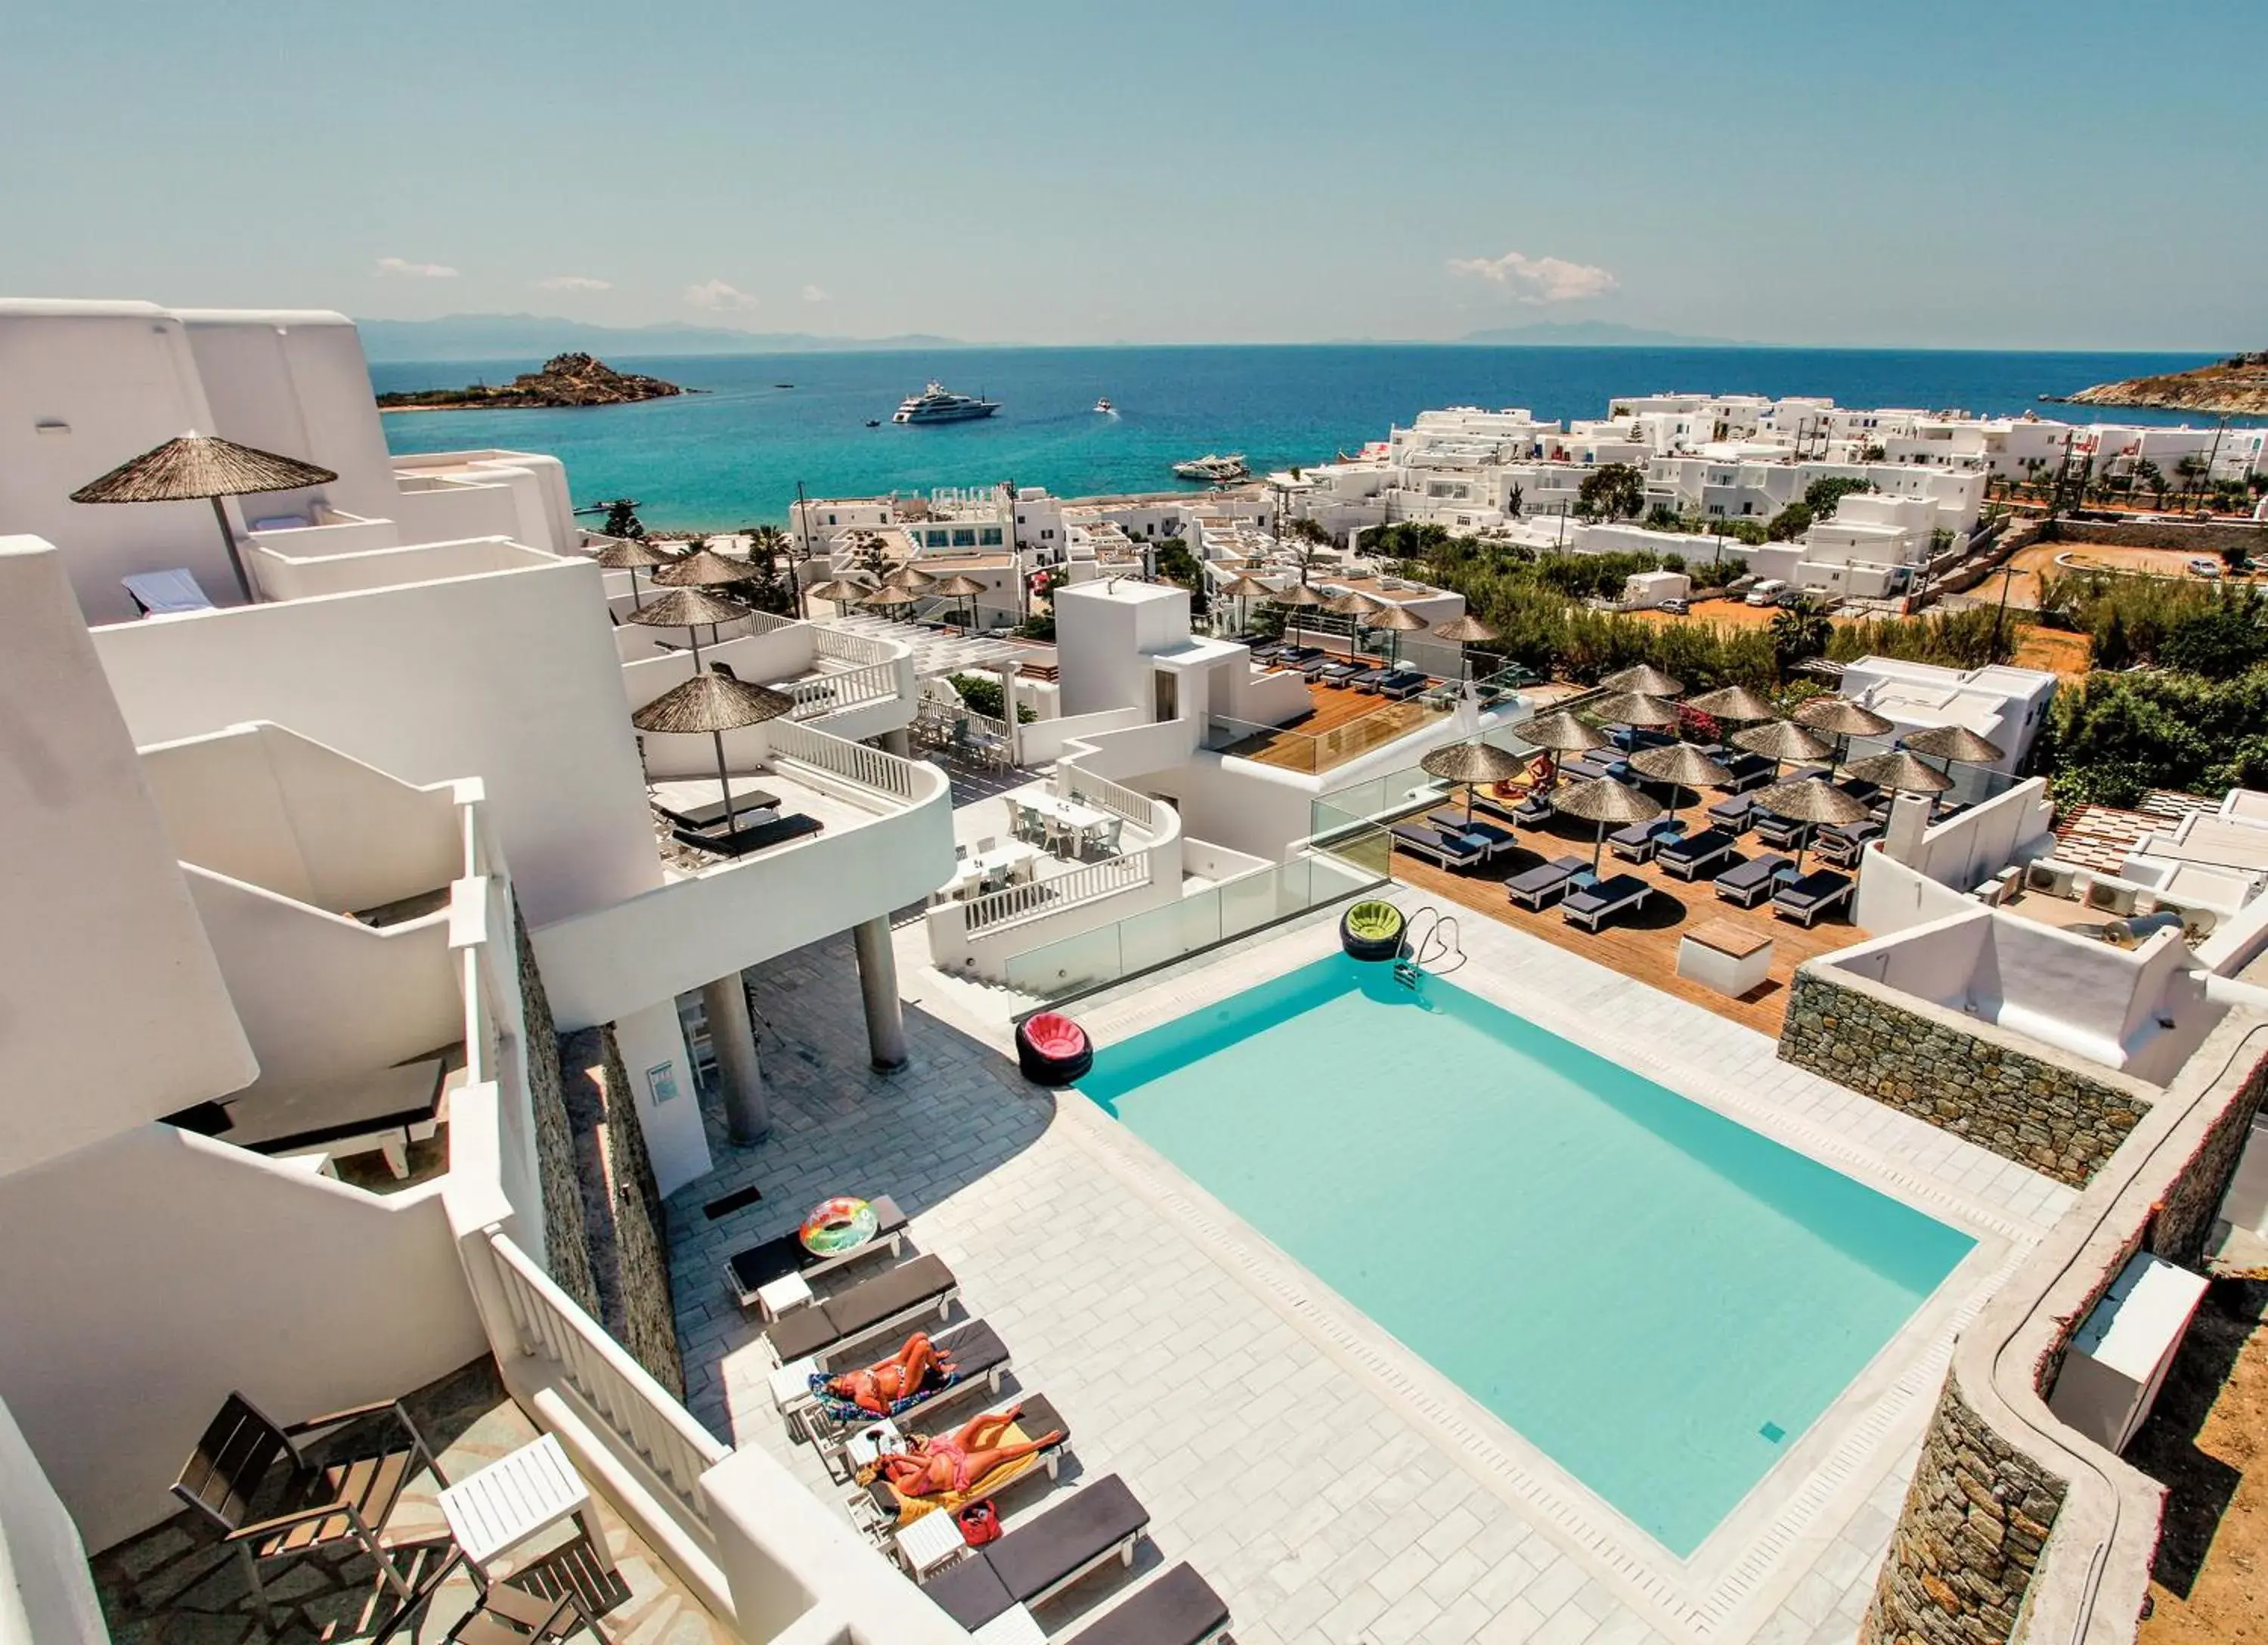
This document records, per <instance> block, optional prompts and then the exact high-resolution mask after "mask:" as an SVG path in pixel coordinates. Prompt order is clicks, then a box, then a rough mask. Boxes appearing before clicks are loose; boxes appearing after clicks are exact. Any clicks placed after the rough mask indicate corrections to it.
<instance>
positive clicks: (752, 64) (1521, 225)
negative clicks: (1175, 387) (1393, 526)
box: [0, 0, 2268, 350]
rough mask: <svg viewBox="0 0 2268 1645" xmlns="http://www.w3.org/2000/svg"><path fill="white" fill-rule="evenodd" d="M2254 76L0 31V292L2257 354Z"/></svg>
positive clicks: (1124, 332) (1766, 22)
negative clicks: (1657, 331) (1595, 327)
mask: <svg viewBox="0 0 2268 1645" xmlns="http://www.w3.org/2000/svg"><path fill="white" fill-rule="evenodd" d="M2264 62H2268V4H2261V0H2228V3H2227V4H2220V3H2218V0H2216V3H2213V4H2203V3H2200V4H2163V5H2134V4H2131V0H2130V3H2126V4H2093V3H2092V0H2056V3H2055V4H2032V3H2029V0H2027V3H2025V4H1989V5H1978V4H1935V3H1933V0H1910V3H1908V4H1899V5H1898V6H1896V7H1895V8H1892V9H1889V10H1883V9H1880V8H1874V9H1868V8H1854V7H1851V6H1841V5H1838V6H1815V5H1806V4H1781V3H1779V0H1749V3H1748V4H1731V5H1712V6H1694V5H1690V4H1676V5H1670V4H1620V5H1566V4H1557V5H1551V6H1541V5H1528V4H1521V5H1514V4H1465V5H1438V6H1437V5H1426V4H1403V5H1389V4H1377V3H1376V0H1373V3H1372V4H1363V5H1351V4H1323V3H1318V4H1243V5H1235V6H1231V5H1228V4H1156V3H1152V0H1145V3H1144V4H1079V3H1072V4H1060V3H1059V4H990V5H983V6H976V5H967V4H936V3H935V0H926V3H923V4H895V3H891V4H883V3H879V0H862V3H861V4H800V5H795V6H781V7H775V6H770V5H763V4H752V3H750V0H731V3H712V0H645V3H644V4H637V5H624V4H615V5H597V4H567V3H556V4H533V3H529V4H487V3H485V0H459V3H457V4H428V3H427V0H387V4H369V3H367V0H322V3H321V4H304V3H300V4H280V3H279V0H222V3H221V4H212V5H203V6H196V5H183V4H175V3H173V0H166V3H165V4H120V3H119V0H0V64H4V66H5V73H4V75H0V86H4V90H0V144H4V147H5V151H6V153H7V156H8V159H7V162H6V164H5V165H4V166H0V292H4V293H7V294H11V295H36V296H55V295H63V296H121V297H125V296H132V297H146V298H150V299H155V300H158V301H161V302H167V303H173V304H206V305H213V304H219V305H291V306H320V307H328V308H337V309H342V310H344V311H346V312H347V313H349V314H355V315H357V316H378V315H384V316H398V317H404V318H417V317H423V316H427V315H435V314H450V313H466V312H515V311H532V312H535V313H549V314H568V315H572V316H575V317H578V318H582V319H588V320H593V321H604V322H608V323H622V324H642V323H646V322H650V321H662V320H683V321H696V322H722V323H725V324H729V325H734V326H739V327H742V328H748V329H754V330H766V331H770V330H777V331H821V332H828V333H840V334H846V335H855V336H877V335H884V334H889V333H895V332H901V331H928V332H938V333H942V334H945V335H947V336H957V337H962V338H968V339H976V340H992V341H1004V342H1030V343H1081V342H1094V343H1101V342H1115V341H1132V342H1153V341H1159V342H1161V341H1176V340H1186V341H1197V342H1226V341H1254V342H1274V341H1287V342H1288V341H1307V340H1324V339H1333V338H1351V337H1444V338H1446V337H1454V336H1460V335H1462V334H1463V333H1465V332H1467V331H1469V330H1474V329H1476V328H1486V327H1495V326H1508V325H1521V324H1525V323H1529V322H1533V321H1567V320H1580V319H1598V320H1609V321H1620V322H1623V323H1625V324H1631V325H1638V326H1645V327H1651V328H1667V329H1672V330H1677V331H1683V332H1692V333H1701V334H1706V335H1710V336H1725V337H1734V338H1740V339H1746V340H1756V341H1762V342H1770V343H1815V344H1830V343H1850V344H1879V345H1885V346H1901V345H1904V346H1946V347H2015V348H2034V347H2043V348H2044V347H2070V348H2088V347H2106V348H2115V347H2133V348H2163V349H2181V350H2188V349H2197V350H2214V349H2233V348H2237V347H2252V348H2258V347H2262V346H2268V306H2264V304H2263V301H2262V298H2263V292H2264V286H2268V281H2264V273H2268V186H2264V185H2268V95H2264V93H2263V92H2262V89H2261V81H2260V71H2261V64H2262V63H2264ZM1461 265H1462V266H1461ZM561 282H567V283H569V284H560V283H561ZM547 283H549V284H547ZM601 283H603V284H601Z"/></svg>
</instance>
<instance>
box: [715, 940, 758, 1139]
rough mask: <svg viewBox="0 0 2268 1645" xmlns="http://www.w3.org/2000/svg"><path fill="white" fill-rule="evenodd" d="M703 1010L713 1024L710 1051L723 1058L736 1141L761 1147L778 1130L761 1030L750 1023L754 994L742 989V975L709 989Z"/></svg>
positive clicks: (721, 1072) (721, 1075)
mask: <svg viewBox="0 0 2268 1645" xmlns="http://www.w3.org/2000/svg"><path fill="white" fill-rule="evenodd" d="M701 1008H702V1011H703V1013H704V1014H706V1015H707V1017H708V1019H709V1049H710V1050H711V1051H713V1052H715V1053H716V1057H717V1083H718V1086H719V1088H721V1089H722V1090H723V1092H724V1096H725V1125H726V1127H727V1128H728V1129H729V1130H730V1131H731V1132H732V1133H733V1141H735V1142H761V1141H762V1140H763V1138H764V1133H765V1132H769V1131H770V1129H771V1128H772V1111H771V1103H770V1102H769V1101H768V1100H766V1098H765V1096H764V1075H763V1070H762V1068H761V1067H759V1066H757V1063H756V1030H755V1024H753V1023H752V1022H749V1021H748V991H747V989H746V988H745V987H743V986H742V985H741V983H740V972H738V971H734V972H733V973H731V974H730V975H729V976H725V977H718V979H717V980H716V981H715V982H713V983H704V984H703V985H702V987H701Z"/></svg>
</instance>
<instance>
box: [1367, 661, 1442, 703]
mask: <svg viewBox="0 0 2268 1645" xmlns="http://www.w3.org/2000/svg"><path fill="white" fill-rule="evenodd" d="M1430 677H1431V676H1429V675H1423V674H1420V673H1418V671H1417V670H1416V669H1414V668H1397V669H1394V670H1392V671H1391V672H1389V673H1388V675H1386V677H1385V678H1384V679H1382V680H1380V681H1379V682H1377V683H1376V684H1375V685H1373V686H1372V687H1371V688H1370V690H1373V691H1375V692H1377V693H1378V695H1379V696H1381V697H1388V698H1391V699H1392V700H1393V701H1395V702H1397V703H1398V702H1400V701H1401V700H1402V699H1403V697H1415V696H1417V695H1418V692H1420V691H1422V690H1425V685H1426V682H1427V680H1428V679H1429V678H1430Z"/></svg>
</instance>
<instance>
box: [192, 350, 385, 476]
mask: <svg viewBox="0 0 2268 1645" xmlns="http://www.w3.org/2000/svg"><path fill="white" fill-rule="evenodd" d="M175 312H176V313H177V314H179V316H180V321H181V323H182V325H183V327H184V328H186V329H187V331H188V339H189V353H190V356H191V358H193V359H194V360H195V364H196V370H197V376H198V380H199V381H200V382H201V383H202V385H203V389H204V395H205V402H206V404H208V405H210V407H211V408H212V415H213V428H212V430H211V432H215V433H219V434H224V435H226V436H227V437H228V438H229V439H232V440H235V441H237V442H238V443H239V444H240V445H246V446H257V447H258V448H259V449H260V450H261V451H272V452H278V453H281V454H283V455H284V456H287V457H297V458H298V459H300V460H301V461H304V462H313V463H317V464H320V466H321V467H323V468H328V469H331V470H332V471H333V472H335V474H336V475H337V476H339V477H338V478H337V479H336V480H335V481H333V482H331V483H329V484H328V485H325V486H322V487H320V488H318V489H317V491H315V492H313V493H308V492H299V491H277V492H273V493H269V494H266V495H263V496H260V497H254V498H246V499H245V501H244V508H245V518H246V519H247V520H254V519H259V518H261V517H263V516H268V515H274V514H291V513H302V512H304V511H305V509H306V506H307V503H308V498H310V497H311V496H313V495H320V496H321V497H322V498H325V499H326V500H328V502H329V504H330V505H331V506H332V507H334V508H342V509H344V510H346V511H347V512H348V513H353V514H365V515H371V516H377V515H382V514H384V513H387V511H388V510H389V509H390V508H391V506H392V505H393V502H394V472H393V467H394V465H393V459H392V458H391V457H390V456H389V455H388V454H387V449H386V434H385V432H384V431H383V430H382V429H381V428H380V427H379V414H378V402H377V401H376V400H375V399H374V398H373V397H372V394H371V387H370V365H369V363H368V362H367V361H366V360H365V359H364V358H363V352H362V337H361V336H360V334H359V333H357V331H356V330H355V327H354V322H353V321H350V320H349V319H348V318H347V317H346V316H345V315H343V314H328V313H321V312H313V313H299V312H292V313H262V312H258V311H240V310H230V309H209V308H185V309H179V310H176V311H175Z"/></svg>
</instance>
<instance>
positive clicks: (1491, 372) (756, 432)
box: [371, 344, 2211, 530]
mask: <svg viewBox="0 0 2268 1645" xmlns="http://www.w3.org/2000/svg"><path fill="white" fill-rule="evenodd" d="M540 363H541V362H539V361H535V360H496V361H485V362H482V361H475V362H470V363H468V362H465V361H461V360H460V361H452V362H448V363H446V364H434V365H411V364H382V365H372V367H371V380H372V383H373V385H374V386H375V387H377V388H378V389H379V391H380V392H386V391H388V390H394V389H410V388H434V387H457V386H460V385H462V384H464V383H467V382H470V381H474V380H483V381H488V382H500V381H504V380H508V379H509V378H511V377H512V375H513V374H514V373H518V372H521V371H526V370H529V369H531V368H532V367H534V365H538V364H540ZM2203 363H2205V357H2201V356H2196V355H2145V354H2054V353H2013V352H2012V353H1985V352H1973V351H1952V350H1876V349H1736V348H1708V349H1644V348H1478V347H1458V346H1447V345H1410V344H1392V345H1389V344H1345V345H1321V346H1299V347H1292V346H1275V347H1243V346H1214V347H1183V348H1135V347H1123V348H1096V349H1038V348H1023V349H954V350H930V351H912V352H905V353H895V352H879V353H855V354H783V355H770V356H766V355H727V356H708V357H703V358H679V359H668V358H620V359H609V360H608V365H614V366H616V367H618V368H620V369H622V370H625V371H636V372H644V373H651V374H652V375H654V376H658V377H661V378H665V379H666V380H669V381H671V382H674V383H678V384H680V385H681V386H683V387H686V388H689V389H698V390H700V391H701V392H700V393H697V394H688V395H683V396H681V397H676V398H671V399H666V400H651V401H646V402H643V403H641V404H637V405H628V406H598V407H587V408H577V409H563V410H530V411H426V412H413V413H408V414H401V413H397V414H394V415H390V416H388V417H386V418H385V419H384V421H385V424H386V434H387V443H388V445H389V446H391V447H392V448H393V449H394V451H396V452H428V451H458V450H468V449H482V448H488V447H504V448H508V449H512V450H520V451H534V452H544V453H549V454H551V455H554V456H556V457H558V458H559V459H560V460H561V461H563V462H564V463H565V464H566V465H567V473H568V477H569V480H570V482H571V484H572V485H573V487H574V491H575V498H576V500H577V501H578V503H589V502H593V501H596V500H598V499H600V498H613V497H622V496H629V497H634V498H637V499H639V501H640V503H641V505H642V506H641V508H640V511H639V512H640V513H641V515H642V517H643V518H644V520H645V521H646V523H647V524H648V525H651V526H657V527H678V528H684V529H705V530H726V529H731V528H733V527H740V526H746V525H752V524H755V523H759V522H762V521H766V520H770V521H772V522H775V523H777V522H782V521H784V520H785V519H786V517H787V509H788V505H789V504H790V503H792V501H793V500H794V498H795V488H796V483H797V482H798V481H799V480H800V481H802V482H803V483H804V485H805V487H806V490H807V491H808V492H809V493H810V494H811V495H812V496H814V497H826V496H836V497H841V496H869V495H874V494H877V493H880V492H887V491H932V490H933V489H935V488H937V487H939V486H983V485H990V484H992V483H996V482H998V481H1001V480H1013V481H1015V482H1016V483H1018V484H1020V485H1025V486H1035V485H1043V486H1045V487H1047V488H1048V489H1049V491H1053V492H1055V493H1056V494H1057V495H1058V496H1066V497H1075V496H1086V495H1092V494H1096V493H1110V492H1119V491H1167V490H1172V489H1174V488H1175V487H1176V486H1181V485H1182V482H1178V481H1176V480H1175V478H1174V476H1173V472H1172V468H1173V465H1174V464H1175V462H1178V461H1182V460H1184V459H1187V458H1190V457H1199V456H1203V455H1204V454H1207V453H1209V452H1219V453H1228V452H1239V453H1242V454H1244V456H1245V458H1246V460H1247V461H1248V463H1249V464H1250V465H1251V467H1252V468H1253V469H1254V471H1255V472H1263V471H1265V470H1266V469H1268V468H1283V467H1286V466H1289V465H1292V464H1295V463H1312V462H1321V461H1329V459H1330V458H1331V456H1332V455H1333V454H1335V453H1337V452H1339V451H1347V452H1352V451H1355V450H1357V449H1359V447H1360V446H1362V444H1363V443H1364V442H1365V441H1366V440H1373V439H1384V438H1386V434H1387V432H1388V429H1389V428H1390V427H1391V426H1392V425H1393V424H1395V423H1396V422H1401V423H1404V424H1406V423H1408V422H1409V421H1410V419H1411V418H1413V417H1416V415H1417V414H1418V412H1419V411H1422V410H1425V409H1428V408H1430V407H1436V406H1447V405H1459V404H1473V405H1484V406H1489V407H1501V406H1524V407H1526V408H1528V409H1529V410H1531V411H1533V412H1535V414H1536V415H1537V416H1539V417H1546V418H1552V419H1560V420H1564V419H1565V418H1569V417H1604V416H1605V415H1606V413H1607V409H1608V407H1609V403H1610V402H1611V401H1612V400H1613V398H1614V397H1615V396H1616V395H1635V394H1654V393H1671V392H1679V393H1708V394H1734V393H1741V394H1761V395H1826V396H1829V397H1830V398H1832V399H1833V400H1835V401H1836V402H1837V403H1839V404H1842V405H1851V406H1903V407H1916V408H1924V409H1951V408H1956V407H1957V408H1960V409H1965V410H1969V411H1974V412H1977V413H1980V414H1986V415H2021V414H2022V413H2023V412H2025V411H2028V410H2036V411H2038V412H2039V413H2040V415H2042V416H2043V417H2054V416H2063V415H2068V416H2070V417H2072V418H2073V420H2075V421H2080V422H2093V421H2118V422H2131V423H2154V424H2169V423H2180V422H2184V421H2186V422H2191V423H2199V424H2202V423H2209V422H2210V421H2211V419H2210V418H2207V417H2201V416H2197V415H2191V416H2189V417H2182V416H2179V415H2176V414H2172V413H2163V412H2150V411H2140V410H2126V409H2119V410H2109V409H2100V410H2099V409H2095V408H2091V407H2064V406H2053V405H2042V404H2040V403H2039V402H2038V399H2037V396H2039V395H2042V394H2065V393H2069V392H2071V391H2072V390H2074V389H2078V388H2083V387H2087V386H2088V384H2090V383H2097V382H2104V381H2109V380H2115V379H2120V378H2126V377H2135V376H2140V375H2143V374H2146V373H2157V372H2169V371H2182V370H2186V369H2188V368H2189V367H2191V366H2192V365H2201V364H2203ZM931 378H937V379H939V380H942V381H943V382H944V383H945V384H946V386H947V387H950V388H954V389H956V390H958V391H960V392H962V393H967V394H979V393H981V394H983V395H986V396H988V397H989V398H991V399H994V400H998V402H1000V403H1001V409H1000V410H999V412H998V414H997V415H996V416H994V417H989V418H986V419H984V420H983V421H982V422H975V423H955V424H934V425H929V426H918V425H917V426H900V425H897V424H893V423H891V422H890V420H889V418H890V413H891V412H892V411H893V410H895V409H896V407H897V403H898V402H899V401H900V400H902V398H904V397H905V396H906V395H909V394H914V393H917V392H918V391H919V390H920V388H921V387H922V385H923V384H924V382H925V381H927V380H930V379H931ZM790 384H792V387H784V386H783V385H790ZM1104 395H1107V396H1108V397H1109V398H1110V400H1111V401H1112V402H1114V403H1115V405H1116V408H1117V409H1116V414H1115V415H1104V414H1101V413H1098V412H1097V411H1095V410H1094V402H1095V401H1096V399H1097V398H1098V397H1099V396H1104ZM870 417H871V418H874V419H877V420H878V421H879V422H880V427H878V428H868V427H866V426H865V422H866V420H867V419H868V418H870ZM1183 489H1187V490H1189V491H1192V492H1194V491H1198V490H1199V489H1201V488H1199V487H1197V486H1193V485H1190V486H1185V487H1184V488H1183Z"/></svg>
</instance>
